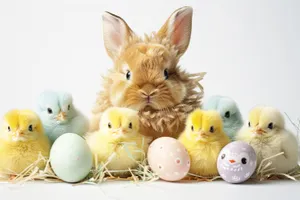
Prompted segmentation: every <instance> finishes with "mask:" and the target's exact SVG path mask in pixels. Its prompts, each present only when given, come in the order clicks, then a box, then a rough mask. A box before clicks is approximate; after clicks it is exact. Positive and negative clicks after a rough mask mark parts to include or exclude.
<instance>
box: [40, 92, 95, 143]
mask: <svg viewBox="0 0 300 200" xmlns="http://www.w3.org/2000/svg"><path fill="white" fill-rule="evenodd" d="M37 110H38V114H39V116H40V118H41V120H42V123H43V126H44V128H45V132H46V134H47V136H48V137H49V139H50V142H51V143H53V142H54V141H55V140H56V139H57V138H58V137H59V136H61V135H62V134H64V133H76V134H78V135H83V134H84V133H86V132H87V131H88V126H89V124H88V120H87V119H86V118H85V117H84V116H83V115H82V114H81V113H80V112H79V111H78V110H77V109H76V108H75V107H74V105H73V98H72V96H71V95H70V94H68V93H66V92H55V91H45V92H43V93H42V94H41V95H40V96H39V99H38V108H37Z"/></svg>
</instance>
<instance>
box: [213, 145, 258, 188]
mask: <svg viewBox="0 0 300 200" xmlns="http://www.w3.org/2000/svg"><path fill="white" fill-rule="evenodd" d="M256 163H257V161H256V153H255V151H254V149H253V148H252V147H251V146H250V145H249V144H247V143H246V142H242V141H235V142H231V143H229V144H228V145H226V146H225V147H224V148H223V149H222V150H221V152H220V154H219V156H218V162H217V167H218V171H219V174H220V176H221V177H222V178H223V180H225V181H226V182H228V183H242V182H244V181H246V180H248V179H249V178H250V177H251V176H252V175H253V173H254V171H255V169H256Z"/></svg>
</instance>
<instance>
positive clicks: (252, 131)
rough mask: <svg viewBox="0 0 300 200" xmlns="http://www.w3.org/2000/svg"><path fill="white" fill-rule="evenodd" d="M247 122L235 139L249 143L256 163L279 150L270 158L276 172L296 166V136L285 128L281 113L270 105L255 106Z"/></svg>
mask: <svg viewBox="0 0 300 200" xmlns="http://www.w3.org/2000/svg"><path fill="white" fill-rule="evenodd" d="M248 120H249V122H248V123H247V124H246V125H244V127H243V128H242V129H241V130H240V131H239V133H238V134H237V136H236V139H237V140H242V141H245V142H247V143H249V144H250V145H251V146H252V147H253V148H254V150H255V152H256V154H257V163H258V165H257V166H259V165H260V163H261V161H262V160H263V159H265V158H269V157H271V156H273V155H276V154H278V153H280V152H284V155H281V156H278V157H275V158H274V159H272V167H274V168H276V171H277V172H281V173H286V172H288V171H290V170H292V169H293V168H295V167H296V166H297V162H298V144H297V139H296V137H295V136H294V135H293V134H292V133H290V132H289V131H288V130H286V129H285V125H284V118H283V116H282V114H281V113H280V112H279V111H278V110H277V109H275V108H272V107H255V108H254V109H252V110H251V111H250V113H249V119H248Z"/></svg>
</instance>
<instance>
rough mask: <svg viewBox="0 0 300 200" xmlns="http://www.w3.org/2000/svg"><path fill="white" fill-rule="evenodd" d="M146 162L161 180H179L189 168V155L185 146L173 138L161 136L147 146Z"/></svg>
mask: <svg viewBox="0 0 300 200" xmlns="http://www.w3.org/2000/svg"><path fill="white" fill-rule="evenodd" d="M148 162H149V166H150V167H151V169H152V170H153V171H154V172H155V173H156V174H157V175H158V176H159V177H160V178H161V179H163V180H166V181H179V180H181V179H182V178H184V177H185V176H186V175H187V173H188V172H189V170H190V157H189V154H188V152H187V150H186V149H185V147H184V146H183V145H182V144H181V143H180V142H178V141H177V140H176V139H174V138H170V137H161V138H158V139H156V140H154V141H153V142H152V143H151V145H150V146H149V150H148Z"/></svg>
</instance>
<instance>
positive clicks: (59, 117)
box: [57, 112, 66, 121]
mask: <svg viewBox="0 0 300 200" xmlns="http://www.w3.org/2000/svg"><path fill="white" fill-rule="evenodd" d="M57 120H59V121H65V120H66V113H65V112H60V113H59V114H58V115H57Z"/></svg>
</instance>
